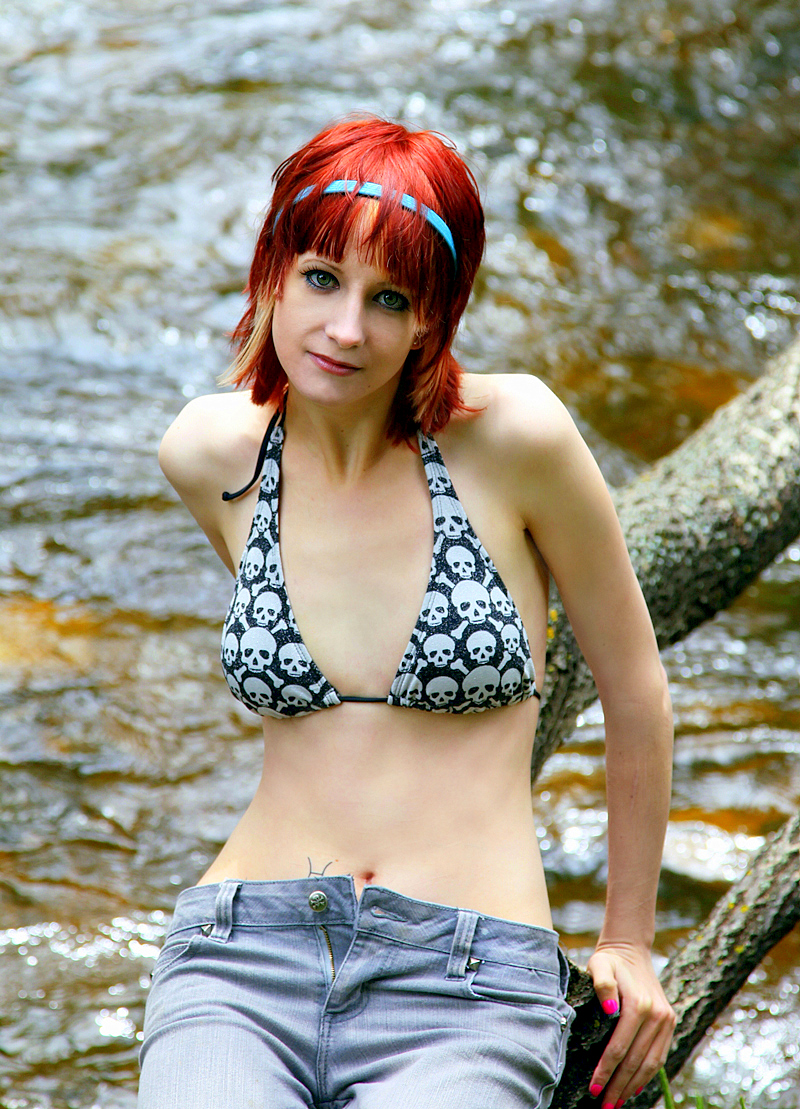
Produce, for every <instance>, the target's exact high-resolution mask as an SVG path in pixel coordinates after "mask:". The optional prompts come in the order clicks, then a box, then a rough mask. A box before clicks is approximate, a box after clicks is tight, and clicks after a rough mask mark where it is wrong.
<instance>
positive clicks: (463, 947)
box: [446, 909, 480, 978]
mask: <svg viewBox="0 0 800 1109" xmlns="http://www.w3.org/2000/svg"><path fill="white" fill-rule="evenodd" d="M479 920H480V914H479V913H475V912H472V910H471V909H459V910H458V920H457V921H456V930H455V932H454V933H453V946H452V947H451V948H450V958H449V959H448V961H447V975H446V977H447V978H465V977H466V973H467V960H468V959H469V949H470V947H471V946H472V939H473V937H474V935H475V929H476V928H477V927H478V921H479Z"/></svg>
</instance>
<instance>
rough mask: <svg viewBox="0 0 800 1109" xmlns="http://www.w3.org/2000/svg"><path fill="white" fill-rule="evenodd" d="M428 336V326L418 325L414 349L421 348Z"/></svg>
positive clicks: (412, 347) (413, 343) (413, 344)
mask: <svg viewBox="0 0 800 1109" xmlns="http://www.w3.org/2000/svg"><path fill="white" fill-rule="evenodd" d="M427 338H428V328H427V327H418V328H417V330H416V331H415V332H414V341H413V342H412V344H411V349H412V350H419V349H420V348H421V347H423V346H424V345H425V340H426V339H427Z"/></svg>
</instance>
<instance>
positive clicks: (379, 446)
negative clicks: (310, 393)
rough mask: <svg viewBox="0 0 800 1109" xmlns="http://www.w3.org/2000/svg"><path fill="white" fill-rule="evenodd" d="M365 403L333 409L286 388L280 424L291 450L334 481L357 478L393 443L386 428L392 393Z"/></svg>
mask: <svg viewBox="0 0 800 1109" xmlns="http://www.w3.org/2000/svg"><path fill="white" fill-rule="evenodd" d="M371 399H372V403H370V404H369V405H363V404H362V405H358V406H352V407H350V406H345V405H339V406H337V407H335V408H332V407H328V406H324V405H319V404H315V403H313V402H309V401H308V400H306V399H305V398H304V397H301V396H298V395H297V393H296V392H295V391H294V390H293V389H292V388H291V386H290V387H289V391H288V393H287V396H286V418H285V423H284V427H285V429H286V433H287V436H288V438H289V441H290V442H291V448H290V449H291V450H304V451H305V452H307V453H308V455H310V456H311V457H312V458H313V459H314V461H315V462H316V463H317V464H318V465H320V466H321V467H323V469H324V471H325V472H326V474H327V475H328V477H329V478H330V479H331V480H333V481H336V482H341V483H350V482H355V481H357V480H358V479H359V478H360V477H362V476H363V475H364V474H365V473H367V472H368V471H370V470H372V469H374V467H375V466H377V465H378V464H379V463H380V461H381V460H382V459H383V458H384V457H385V456H386V454H387V452H389V451H391V450H392V448H393V446H394V444H393V443H392V441H391V439H390V438H389V434H388V430H389V423H390V416H391V407H392V401H393V400H394V395H393V394H392V396H390V397H389V398H388V400H387V399H384V398H381V399H378V398H371Z"/></svg>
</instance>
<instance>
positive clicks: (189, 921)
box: [171, 875, 565, 978]
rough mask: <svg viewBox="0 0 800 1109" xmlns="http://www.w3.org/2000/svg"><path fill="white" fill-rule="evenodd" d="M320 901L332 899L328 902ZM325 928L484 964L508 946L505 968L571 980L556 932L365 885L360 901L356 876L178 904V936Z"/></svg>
mask: <svg viewBox="0 0 800 1109" xmlns="http://www.w3.org/2000/svg"><path fill="white" fill-rule="evenodd" d="M313 894H317V895H319V894H324V898H321V897H319V896H317V897H316V898H314V897H313V896H312V895H313ZM321 904H324V907H320V906H321ZM313 905H316V906H317V908H316V909H315V908H314V907H313ZM320 924H324V925H326V926H329V925H337V924H342V925H349V926H350V927H354V928H355V929H356V930H357V931H359V932H368V933H373V934H376V935H381V936H385V937H387V938H388V939H391V940H393V941H394V942H397V943H407V944H412V945H415V946H420V947H427V948H431V949H434V950H440V951H442V952H445V953H447V952H450V951H452V950H454V949H456V948H461V949H465V950H466V949H469V950H470V952H471V955H472V956H474V957H476V958H479V959H480V958H483V957H486V958H492V953H493V954H494V956H495V957H496V953H497V950H498V945H500V946H501V947H502V952H503V961H504V962H508V963H514V964H517V965H519V966H526V967H531V968H536V969H539V970H540V971H541V970H542V969H543V964H545V965H548V960H551V961H552V967H553V973H555V974H557V975H559V976H561V977H562V978H563V973H564V967H565V963H564V960H563V956H561V953H560V951H559V949H558V935H557V933H556V932H554V931H553V930H552V929H550V928H543V927H541V926H539V925H535V924H523V923H520V922H519V921H512V920H504V919H503V918H501V917H495V916H487V915H485V914H483V913H479V912H475V911H473V910H469V909H459V908H456V907H454V906H449V905H437V904H434V903H433V902H430V901H419V900H417V899H415V898H413V897H406V896H405V895H404V894H400V893H396V892H395V891H394V890H390V889H385V888H384V887H382V886H365V887H364V889H363V892H362V894H361V898H360V899H359V898H357V897H356V891H355V883H354V881H353V878H352V877H351V876H350V875H336V876H333V877H317V878H295V879H287V880H279V881H250V880H248V881H236V880H233V879H228V880H226V881H224V882H221V883H211V884H209V885H203V886H192V887H191V888H190V889H186V890H184V891H183V892H182V893H181V894H180V895H179V897H178V901H177V904H176V906H175V913H174V917H173V922H172V927H171V931H177V930H180V929H182V928H188V927H196V926H198V925H201V926H204V927H206V926H208V925H211V926H212V927H213V929H214V931H213V932H212V936H213V935H214V934H217V935H219V936H220V938H222V935H223V934H224V933H225V932H229V931H230V929H231V928H232V927H234V926H237V927H262V928H264V927H285V926H292V925H295V926H296V925H320Z"/></svg>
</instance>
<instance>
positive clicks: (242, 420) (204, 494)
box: [158, 393, 258, 575]
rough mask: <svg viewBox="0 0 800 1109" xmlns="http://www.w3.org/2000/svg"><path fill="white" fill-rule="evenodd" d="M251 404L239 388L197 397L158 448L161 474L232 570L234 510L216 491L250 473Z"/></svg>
mask: <svg viewBox="0 0 800 1109" xmlns="http://www.w3.org/2000/svg"><path fill="white" fill-rule="evenodd" d="M252 408H253V406H252V404H251V403H250V401H249V396H248V395H247V394H244V393H216V394H212V395H210V396H204V397H197V398H196V399H195V400H192V401H190V402H189V403H188V404H187V405H186V406H185V408H183V409H182V411H181V412H180V413H179V414H178V416H177V418H176V419H175V420H174V421H173V423H172V424H171V425H170V427H169V428H168V429H167V431H166V433H165V435H164V438H163V439H162V440H161V446H160V448H159V451H158V461H159V464H160V466H161V469H162V470H163V471H164V475H165V477H166V478H167V480H168V481H169V483H170V484H171V485H172V486H173V488H174V489H175V491H176V492H177V494H178V496H179V497H180V498H181V500H182V501H183V503H184V504H185V505H186V507H187V508H188V509H189V511H190V512H191V514H192V516H194V518H195V520H196V521H197V523H198V524H199V525H200V527H201V528H202V529H203V531H204V532H205V534H206V536H207V537H208V541H209V542H210V543H211V546H212V547H213V548H214V550H215V551H216V552H217V554H218V555H219V557H220V558H221V559H222V561H223V562H224V564H225V565H226V566H227V568H228V569H229V570H230V572H231V573H232V574H234V575H235V574H236V561H237V560H236V558H235V557H234V555H233V554H232V553H231V547H232V546H233V545H234V544H232V536H233V531H232V527H233V526H234V525H235V523H236V521H237V517H238V515H239V512H238V511H237V510H233V511H232V508H231V506H230V505H227V504H226V503H225V502H224V501H223V500H222V492H223V490H224V489H236V488H239V486H240V485H242V484H243V483H244V481H246V480H247V478H249V477H250V475H251V473H252V467H253V462H254V458H255V453H254V450H253V442H254V440H253V438H252V437H251V436H250V435H248V434H247V429H248V424H249V422H250V420H248V416H250V413H249V412H248V409H249V410H252ZM257 450H258V446H257V444H256V447H255V452H256V453H257ZM240 478H241V480H239V479H240ZM237 482H238V484H237ZM236 508H237V509H238V508H239V506H236ZM225 510H227V511H225Z"/></svg>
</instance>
